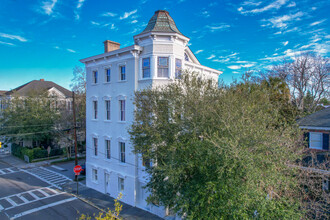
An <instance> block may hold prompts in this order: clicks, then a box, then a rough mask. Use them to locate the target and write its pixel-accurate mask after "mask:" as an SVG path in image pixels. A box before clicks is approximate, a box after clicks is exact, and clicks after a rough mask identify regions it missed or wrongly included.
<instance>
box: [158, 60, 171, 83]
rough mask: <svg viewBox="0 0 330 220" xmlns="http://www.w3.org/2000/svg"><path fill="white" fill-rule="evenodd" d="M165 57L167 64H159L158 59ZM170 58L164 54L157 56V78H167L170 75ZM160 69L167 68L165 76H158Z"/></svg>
mask: <svg viewBox="0 0 330 220" xmlns="http://www.w3.org/2000/svg"><path fill="white" fill-rule="evenodd" d="M164 58H165V59H167V66H160V62H159V60H160V59H164ZM169 67H170V58H169V57H166V56H159V57H157V78H169V76H170V68H169ZM160 69H167V76H163V75H162V76H160Z"/></svg>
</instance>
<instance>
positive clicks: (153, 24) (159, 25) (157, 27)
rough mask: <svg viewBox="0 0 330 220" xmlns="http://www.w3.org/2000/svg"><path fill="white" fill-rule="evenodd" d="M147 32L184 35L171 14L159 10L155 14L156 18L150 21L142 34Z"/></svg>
mask: <svg viewBox="0 0 330 220" xmlns="http://www.w3.org/2000/svg"><path fill="white" fill-rule="evenodd" d="M147 32H169V33H178V34H181V35H183V34H182V33H181V32H180V31H179V30H178V28H177V27H176V25H175V22H174V20H173V18H171V16H170V13H168V11H165V10H158V11H156V12H155V14H154V16H152V18H151V19H150V20H149V23H148V25H147V27H146V28H145V29H144V31H142V33H141V34H143V33H147Z"/></svg>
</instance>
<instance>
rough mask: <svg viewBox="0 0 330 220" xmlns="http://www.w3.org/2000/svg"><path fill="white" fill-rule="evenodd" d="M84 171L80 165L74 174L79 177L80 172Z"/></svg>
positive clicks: (76, 167)
mask: <svg viewBox="0 0 330 220" xmlns="http://www.w3.org/2000/svg"><path fill="white" fill-rule="evenodd" d="M81 171H82V168H81V166H80V165H77V166H75V167H74V168H73V172H74V173H75V174H76V175H79V174H80V172H81Z"/></svg>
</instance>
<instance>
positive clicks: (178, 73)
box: [175, 59, 182, 79]
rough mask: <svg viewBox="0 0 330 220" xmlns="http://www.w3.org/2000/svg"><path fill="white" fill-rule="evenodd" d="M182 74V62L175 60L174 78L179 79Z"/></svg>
mask: <svg viewBox="0 0 330 220" xmlns="http://www.w3.org/2000/svg"><path fill="white" fill-rule="evenodd" d="M181 73H182V61H181V60H180V59H175V78H176V79H180V78H181Z"/></svg>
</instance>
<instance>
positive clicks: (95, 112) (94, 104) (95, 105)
mask: <svg viewBox="0 0 330 220" xmlns="http://www.w3.org/2000/svg"><path fill="white" fill-rule="evenodd" d="M97 108H98V103H97V100H93V119H95V120H96V119H97V113H98V112H97Z"/></svg>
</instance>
